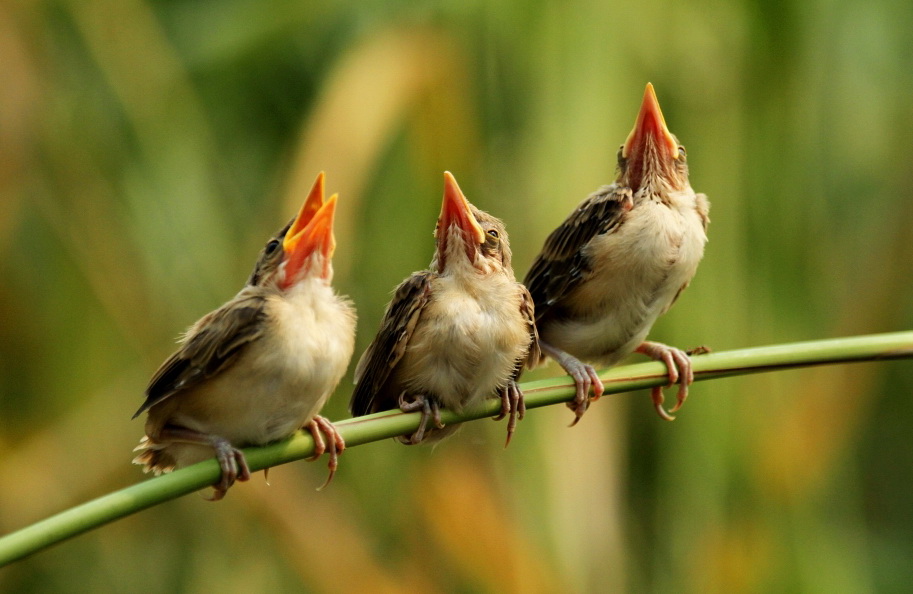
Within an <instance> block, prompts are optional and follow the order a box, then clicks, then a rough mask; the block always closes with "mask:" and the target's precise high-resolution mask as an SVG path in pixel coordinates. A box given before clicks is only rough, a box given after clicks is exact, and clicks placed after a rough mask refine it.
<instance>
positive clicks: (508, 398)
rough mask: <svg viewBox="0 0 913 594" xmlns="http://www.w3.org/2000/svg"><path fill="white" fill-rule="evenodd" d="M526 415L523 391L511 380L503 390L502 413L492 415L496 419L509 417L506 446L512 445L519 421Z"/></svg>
mask: <svg viewBox="0 0 913 594" xmlns="http://www.w3.org/2000/svg"><path fill="white" fill-rule="evenodd" d="M524 416H526V401H525V400H524V399H523V392H522V391H521V390H520V386H518V385H517V382H516V381H514V380H510V381H509V382H508V383H507V385H506V386H504V388H503V389H502V390H501V413H500V414H499V415H498V416H496V417H492V419H494V420H495V421H500V420H501V419H503V418H504V417H508V419H507V441H505V442H504V447H505V448H506V447H507V446H509V445H510V439H511V437H513V435H514V430H515V429H516V428H517V421H522V420H523V417H524Z"/></svg>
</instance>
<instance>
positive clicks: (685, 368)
mask: <svg viewBox="0 0 913 594" xmlns="http://www.w3.org/2000/svg"><path fill="white" fill-rule="evenodd" d="M635 350H636V351H637V352H638V353H641V354H643V355H646V356H648V357H650V358H651V359H653V360H655V361H662V362H663V363H665V364H666V370H667V373H668V377H669V383H668V384H667V385H666V386H665V387H667V388H668V387H672V386H673V385H675V384H679V387H678V393H677V394H676V403H675V406H673V407H672V408H671V409H670V410H669V411H668V412H667V411H666V409H665V408H664V407H663V401H664V400H665V397H664V396H663V386H656V387H654V388H653V389H652V390H651V392H650V397H651V399H652V400H653V407H654V408H655V409H656V413H657V414H658V415H659V416H660V417H661V418H663V419H665V420H666V421H674V420H675V417H674V416H672V414H671V413H674V412H676V411H678V410H679V409H680V408H681V407H682V405H683V404H684V403H685V399H686V398H688V387H689V386H690V385H691V384H692V383H693V382H694V372H693V371H692V369H691V359H690V358H689V355H699V354H703V353H709V352H710V349H709V348H707V347H704V346H700V347H697V348H695V349H692V350H691V351H688V352H685V351H683V350H681V349H678V348H675V347H671V346H669V345H665V344H662V343H660V342H649V341H644V342H643V343H641V345H640V346H638V347H637V348H636V349H635Z"/></svg>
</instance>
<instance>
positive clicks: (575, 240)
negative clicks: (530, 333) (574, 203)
mask: <svg viewBox="0 0 913 594" xmlns="http://www.w3.org/2000/svg"><path fill="white" fill-rule="evenodd" d="M632 205H633V203H632V201H631V190H630V189H629V188H624V187H618V186H616V185H614V184H613V185H611V186H604V187H603V188H601V189H600V190H598V191H597V192H595V193H594V194H592V195H591V196H590V197H589V198H587V199H586V200H584V201H583V202H582V203H580V205H579V206H578V207H577V208H576V209H575V210H574V212H572V213H571V214H570V215H569V216H568V217H567V218H566V219H565V220H564V222H562V223H561V225H559V226H558V228H557V229H555V230H554V231H552V234H551V235H549V236H548V239H546V240H545V245H544V246H543V248H542V252H540V253H539V255H538V256H537V257H536V260H535V261H534V262H533V265H532V266H531V267H530V269H529V272H528V273H527V274H526V279H524V281H523V282H524V284H525V285H526V287H527V288H528V289H529V292H530V294H531V295H532V297H533V301H534V302H535V304H536V320H541V319H543V318H544V317H545V316H546V315H547V314H548V313H549V310H550V309H551V307H552V306H553V305H554V304H555V303H557V302H559V301H561V299H562V298H563V297H565V296H566V295H567V294H568V293H569V292H570V291H572V290H573V289H574V288H575V287H576V286H577V285H578V284H579V283H580V282H581V281H583V280H585V279H586V277H587V275H588V274H589V273H590V268H589V263H588V262H587V260H586V256H585V254H584V252H583V248H584V246H586V244H587V243H589V242H590V240H592V239H593V238H594V237H596V236H597V235H602V234H604V233H610V232H612V231H614V230H615V229H616V228H618V226H619V225H620V224H621V222H622V220H623V218H624V214H625V213H626V212H627V211H628V210H630V209H631V206H632Z"/></svg>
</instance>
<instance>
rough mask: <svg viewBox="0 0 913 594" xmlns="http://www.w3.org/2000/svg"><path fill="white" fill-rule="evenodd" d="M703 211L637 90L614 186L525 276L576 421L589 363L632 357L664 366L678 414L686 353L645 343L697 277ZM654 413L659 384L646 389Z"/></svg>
mask: <svg viewBox="0 0 913 594" xmlns="http://www.w3.org/2000/svg"><path fill="white" fill-rule="evenodd" d="M709 208H710V205H709V203H708V202H707V197H706V196H705V195H704V194H697V193H695V191H694V190H692V189H691V184H690V183H689V182H688V165H687V162H686V160H685V148H684V147H683V146H681V145H679V143H678V140H677V139H676V138H675V136H673V135H672V133H671V132H669V129H668V128H667V127H666V121H665V119H664V118H663V114H662V112H661V111H660V109H659V102H658V101H657V100H656V94H655V93H654V91H653V85H651V84H649V83H648V84H647V88H646V91H645V92H644V98H643V103H642V104H641V107H640V113H639V114H638V116H637V122H636V123H635V124H634V129H633V130H632V131H631V134H630V135H629V136H628V138H627V140H626V141H625V143H624V144H623V145H622V146H621V148H620V149H619V151H618V175H617V177H616V179H615V183H614V184H612V185H609V186H603V187H602V188H600V189H599V190H597V191H596V192H594V193H593V194H591V195H590V196H589V197H588V198H587V199H586V200H584V201H583V202H581V203H580V204H579V205H578V206H577V208H575V209H574V211H573V212H572V213H571V214H570V215H569V216H568V217H567V219H565V221H564V222H563V223H561V225H559V226H558V228H557V229H555V231H553V232H552V234H551V235H549V237H548V239H546V240H545V246H544V247H543V248H542V252H541V253H540V254H539V255H538V257H537V258H536V260H535V261H534V262H533V265H532V267H531V268H530V271H529V273H528V274H527V275H526V280H525V283H526V286H527V287H529V291H530V293H531V294H532V296H533V299H534V300H535V303H536V324H537V326H538V329H539V333H540V336H541V344H542V351H543V353H545V354H546V355H548V356H551V357H552V358H554V359H555V360H556V361H557V362H558V363H559V364H560V365H561V366H562V367H563V368H564V369H565V370H566V371H567V372H568V373H569V374H570V375H571V376H572V377H573V378H574V381H575V383H576V386H577V393H576V397H575V399H574V400H573V402H571V403H570V404H569V405H568V406H569V407H571V409H572V410H574V412H575V414H576V418H575V420H574V423H573V424H576V423H577V421H579V420H580V417H581V416H583V414H584V413H585V412H586V410H587V407H588V406H589V400H588V394H589V390H590V387H591V386H592V387H593V394H594V399H595V398H599V396H601V395H602V392H603V389H604V388H603V385H602V381H600V379H599V377H598V376H597V375H596V371H595V370H594V369H593V367H592V366H590V365H588V364H584V363H582V362H581V359H582V360H583V361H589V362H592V363H596V364H599V365H603V366H610V365H615V364H616V363H618V362H619V361H620V360H621V359H623V358H624V357H626V356H628V355H629V354H631V353H632V352H634V351H637V352H639V353H643V354H645V355H647V356H649V357H652V358H653V359H656V360H660V361H664V362H665V363H666V367H667V369H668V374H669V375H668V377H669V385H670V386H671V385H672V384H674V383H676V382H680V384H681V385H680V387H679V390H678V402H677V404H676V405H675V407H674V408H673V409H672V411H671V412H675V411H676V410H678V409H679V408H680V407H681V406H682V404H683V403H684V401H685V398H686V397H687V396H688V385H689V384H690V383H691V382H692V381H694V374H693V373H692V371H691V360H690V359H689V357H688V354H687V353H685V352H684V351H681V350H679V349H677V348H674V347H670V346H667V345H664V344H661V343H658V342H648V341H646V340H645V339H646V337H647V333H649V332H650V328H651V327H652V326H653V323H654V322H656V319H657V318H658V317H659V316H660V315H662V314H664V313H665V312H666V311H668V310H669V308H670V307H672V304H673V303H674V302H675V300H676V299H677V298H678V296H679V295H681V293H682V291H684V290H685V287H687V286H688V283H690V282H691V278H692V277H693V276H694V273H695V272H696V271H697V265H698V263H699V262H700V261H701V258H702V257H703V255H704V244H705V243H706V242H707V225H708V223H709V222H710V220H709V218H708V211H709ZM652 398H653V404H654V406H655V408H656V411H657V413H658V414H659V415H660V416H661V417H663V418H665V419H668V420H672V419H673V418H674V417H672V416H671V415H669V413H667V412H666V410H665V409H664V408H663V392H662V387H657V388H654V389H653V391H652Z"/></svg>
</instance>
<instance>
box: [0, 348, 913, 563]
mask: <svg viewBox="0 0 913 594" xmlns="http://www.w3.org/2000/svg"><path fill="white" fill-rule="evenodd" d="M901 358H913V332H895V333H890V334H876V335H870V336H857V337H851V338H837V339H831V340H817V341H811V342H800V343H793V344H785V345H775V346H768V347H759V348H751V349H742V350H735V351H727V352H721V353H713V354H708V355H700V356H696V357H694V358H693V369H694V375H695V381H701V380H708V379H714V378H718V377H726V376H733V375H743V374H749V373H758V372H762V371H775V370H778V369H790V368H796V367H809V366H813V365H825V364H833V363H846V362H853V361H875V360H882V359H901ZM600 377H601V378H602V379H603V381H604V382H605V387H606V389H605V393H606V394H618V393H621V392H628V391H631V390H638V389H642V388H648V387H652V386H657V385H663V384H665V383H666V381H667V380H666V371H665V366H664V365H663V364H661V363H657V362H650V363H640V364H637V365H626V366H623V367H615V368H612V369H609V370H607V371H604V372H603V373H601V374H600ZM521 388H522V389H523V394H524V397H525V401H526V406H527V408H537V407H540V406H548V405H552V404H558V403H562V402H567V401H568V400H570V399H571V398H572V397H573V395H574V385H573V382H572V381H571V380H570V378H568V377H567V376H563V377H558V378H551V379H546V380H541V381H536V382H528V383H525V384H523V385H522V386H521ZM499 410H500V401H498V400H497V399H490V400H487V401H485V402H482V403H479V404H478V405H477V406H473V407H471V408H467V409H466V410H464V411H463V412H461V413H459V414H458V413H455V412H453V411H443V421H444V423H448V424H451V423H458V422H463V421H471V420H474V419H480V418H484V417H491V416H493V415H495V414H497V413H498V411H499ZM418 422H419V414H418V413H409V414H404V413H401V412H399V411H386V412H382V413H377V414H374V415H369V416H366V417H359V418H357V419H347V420H344V421H339V422H338V423H336V427H337V428H338V429H339V432H340V433H341V434H342V435H343V437H344V438H345V440H346V444H347V445H348V446H349V447H352V446H357V445H361V444H365V443H369V442H372V441H379V440H381V439H386V438H389V437H395V436H397V435H403V434H408V433H411V432H413V431H415V430H416V429H417V428H418ZM313 449H314V442H313V440H312V438H311V436H310V435H309V434H307V433H302V432H298V433H296V434H295V435H294V436H293V437H291V438H290V439H288V440H285V441H282V442H279V443H276V444H273V445H269V446H265V447H262V448H250V449H247V450H244V453H245V455H246V456H247V461H248V464H249V465H250V468H251V470H252V471H253V470H261V469H263V468H268V467H270V466H277V465H279V464H285V463H287V462H292V461H295V460H300V459H302V458H306V457H308V456H310V455H311V454H312V452H313ZM219 473H220V471H219V466H218V464H217V463H216V461H215V460H207V461H206V462H201V463H199V464H195V465H193V466H190V467H188V468H184V469H182V470H178V471H176V472H173V473H171V474H166V475H163V476H160V477H157V478H155V479H151V480H147V481H144V482H142V483H139V484H136V485H133V486H131V487H127V488H125V489H121V490H120V491H115V492H114V493H109V494H107V495H103V496H101V497H99V498H98V499H94V500H92V501H89V502H87V503H83V504H81V505H78V506H76V507H73V508H70V509H68V510H65V511H63V512H61V513H59V514H57V515H55V516H51V517H50V518H47V519H45V520H41V521H39V522H36V523H34V524H32V525H31V526H27V527H25V528H23V529H21V530H19V531H17V532H13V533H11V534H7V535H6V536H4V537H2V538H0V567H2V566H4V565H6V564H8V563H12V562H13V561H16V560H18V559H21V558H23V557H26V556H28V555H31V554H33V553H35V552H37V551H40V550H42V549H44V548H47V547H49V546H51V545H53V544H55V543H58V542H61V541H63V540H66V539H68V538H71V537H73V536H76V535H78V534H81V533H83V532H86V531H89V530H92V529H94V528H98V527H99V526H103V525H104V524H107V523H109V522H113V521H114V520H117V519H118V518H122V517H124V516H127V515H130V514H133V513H136V512H138V511H140V510H143V509H146V508H148V507H152V506H153V505H157V504H159V503H163V502H165V501H168V500H171V499H175V498H177V497H180V496H182V495H186V494H188V493H191V492H193V491H197V490H199V489H203V488H205V487H206V486H208V485H211V484H213V483H215V482H216V481H217V480H218V479H219Z"/></svg>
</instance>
